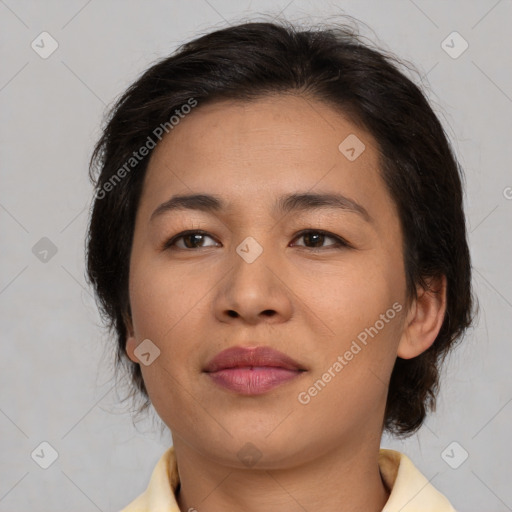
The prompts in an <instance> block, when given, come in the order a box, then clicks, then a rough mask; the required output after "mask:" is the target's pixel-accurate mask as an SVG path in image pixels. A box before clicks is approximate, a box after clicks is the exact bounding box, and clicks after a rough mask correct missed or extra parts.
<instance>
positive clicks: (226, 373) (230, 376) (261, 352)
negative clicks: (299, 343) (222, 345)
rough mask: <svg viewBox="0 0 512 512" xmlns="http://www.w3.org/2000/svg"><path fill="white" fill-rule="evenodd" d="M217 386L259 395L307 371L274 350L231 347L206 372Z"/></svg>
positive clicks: (208, 365)
mask: <svg viewBox="0 0 512 512" xmlns="http://www.w3.org/2000/svg"><path fill="white" fill-rule="evenodd" d="M203 371H204V372H205V373H206V374H207V375H208V376H209V377H210V378H211V379H212V380H213V381H214V382H215V383H216V384H218V385H219V386H221V387H223V388H227V389H230V390H231V391H235V392H237V393H239V394H243V395H260V394H262V393H266V392H267V391H270V390H271V389H274V388H276V387H278V386H280V385H281V384H284V383H285V382H288V381H290V380H292V379H295V378H297V377H299V376H300V375H301V374H302V373H304V372H305V371H306V368H304V367H303V366H302V365H301V364H300V363H298V362H297V361H294V360H293V359H292V358H291V357H289V356H287V355H286V354H283V353H282V352H279V351H277V350H275V349H273V348H271V347H231V348H228V349H226V350H223V351H222V352H220V353H219V354H217V355H216V356H215V357H214V358H213V359H212V360H211V361H210V362H209V363H208V364H207V365H206V367H205V368H204V370H203Z"/></svg>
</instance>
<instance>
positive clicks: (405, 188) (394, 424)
mask: <svg viewBox="0 0 512 512" xmlns="http://www.w3.org/2000/svg"><path fill="white" fill-rule="evenodd" d="M400 65H401V63H400V62H399V61H398V60H397V59H396V58H395V57H393V56H391V55H389V54H386V53H385V52H384V51H382V50H378V49H376V48H372V46H371V45H370V44H368V43H363V42H362V38H361V37H359V36H358V35H357V34H356V33H355V31H354V30H353V29H351V28H348V27H347V26H344V25H342V26H336V27H332V28H321V29H320V28H313V29H308V30H305V29H303V30H300V29H298V28H296V27H294V26H291V25H290V24H287V23H283V22H280V23H279V24H277V23H243V24H240V25H237V26H231V27H228V28H224V29H221V30H217V31H214V32H211V33H209V34H207V35H204V36H202V37H199V38H197V39H195V40H193V41H191V42H189V43H187V44H185V45H183V46H181V47H180V48H179V49H178V50H177V52H176V53H174V54H173V55H171V56H170V57H168V58H165V59H163V60H161V61H160V62H158V63H156V64H155V65H153V66H152V67H151V68H149V69H148V70H147V71H146V72H145V73H144V74H143V75H142V76H141V77H140V78H139V79H138V80H137V81H136V82H135V83H134V84H133V85H132V86H131V87H130V88H129V89H128V90H127V91H126V92H125V93H124V94H123V96H122V97H121V98H120V99H119V100H118V101H117V103H116V104H115V105H114V107H113V108H112V109H111V111H110V115H109V117H108V119H107V122H106V125H105V127H104V130H103V134H102V136H101V138H100V140H99V141H98V143H97V145H96V147H95V150H94V153H93V156H92V159H91V167H90V178H91V180H92V181H93V183H94V185H95V188H96V197H95V201H94V204H93V209H92V215H91V218H90V224H89V228H88V236H87V278H88V281H89V283H90V284H92V285H93V287H94V290H95V293H96V295H97V298H98V300H99V306H100V311H101V313H102V315H103V318H104V320H106V323H107V325H108V327H109V329H110V330H115V333H116V335H117V363H118V365H120V366H124V367H126V368H127V369H128V371H129V372H130V375H131V379H132V383H133V386H134V388H133V389H134V390H135V393H136V392H137V390H138V391H140V394H141V396H142V397H144V399H145V406H147V405H148V403H149V399H148V395H147V392H146V389H145V386H144V382H143V380H142V374H141V371H140V367H139V365H138V364H135V363H133V362H132V361H130V360H129V358H128V357H127V355H126V353H125V343H126V336H127V325H126V321H127V320H128V319H130V318H131V312H130V304H129V296H128V277H129V261H130V252H131V244H132V238H133V231H134V223H135V214H136V211H137V208H138V202H139V199H140V195H141V190H142V183H143V180H144V176H145V171H146V168H147V164H148V160H149V158H150V157H151V150H149V152H148V154H147V155H145V156H144V157H140V155H139V157H138V159H137V162H136V164H135V163H134V161H131V160H130V159H131V158H134V152H137V151H138V150H139V149H140V148H142V147H144V146H146V147H150V146H154V145H155V143H157V142H158V140H159V139H160V137H157V136H156V134H155V133H160V132H161V131H162V130H161V129H160V132H159V131H158V127H159V126H160V127H166V129H165V131H166V132H169V133H170V132H171V130H172V121H170V119H171V118H172V116H176V115H178V114H180V112H181V110H180V109H182V108H183V106H184V105H187V104H189V105H190V104H191V100H192V101H195V102H197V104H198V105H199V107H198V108H200V107H201V105H204V104H206V103H211V102H215V101H219V100H222V99H232V100H243V101H250V100H252V99H256V98H258V97H262V96H264V95H268V94H276V93H289V92H293V93H298V94H302V95H304V96H305V97H310V98H315V99H317V100H320V101H324V102H326V103H328V104H329V105H331V106H333V107H335V108H336V109H338V110H339V111H340V112H343V113H344V114H345V115H347V116H348V117H349V118H350V119H351V121H352V122H354V123H356V124H358V125H359V126H361V127H362V128H364V129H366V130H367V131H368V132H369V133H371V134H372V135H373V137H374V138H375V139H376V141H377V143H378V150H379V155H380V156H379V158H380V169H381V173H382V176H383V178H384V181H385V182H386V185H387V187H388V189H389V192H390V194H391V197H392V198H393V200H394V201H395V203H396V206H397V209H398V212H399V217H400V222H401V227H402V231H403V234H404V247H403V254H404V263H405V269H406V281H407V291H408V298H409V300H410V299H411V298H414V297H415V293H416V286H417V285H421V286H423V287H424V288H427V287H428V281H429V278H432V277H439V276H442V275H444V276H446V278H447V284H448V286H447V311H446V315H445V319H444V323H443V325H442V327H441V330H440V332H439V335H438V336H437V339H436V340H435V342H434V343H433V344H432V346H431V347H430V348H429V349H428V350H426V351H425V352H424V353H422V354H421V355H419V356H418V357H415V358H413V359H407V360H405V359H401V358H398V359H397V360H396V363H395V366H394V369H393V372H392V375H391V381H390V386H389V392H388V399H387V405H386V413H385V418H384V424H383V428H384V429H386V430H387V431H389V432H390V433H393V434H395V435H404V436H405V435H407V434H411V433H413V432H414V431H416V430H417V429H418V428H419V427H420V426H421V424H422V422H423V420H424V418H425V416H426V412H427V411H428V410H429V409H434V408H435V397H436V394H437V391H438V381H439V367H440V364H441V362H442V361H443V359H444V357H445V356H446V354H447V352H448V350H449V349H450V348H451V347H452V346H453V344H454V342H455V341H457V340H458V339H460V338H461V336H462V333H463V332H464V330H465V329H466V328H467V327H468V326H469V325H470V324H471V322H472V314H473V312H472V307H473V298H472V293H471V265H470V254H469V250H468V244H467V235H466V224H465V218H464V212H463V192H462V184H461V179H462V172H461V170H460V168H459V165H458V163H457V161H456V159H455V156H454V154H453V152H452V150H451V147H450V144H449V142H448V140H447V137H446V134H445V132H444V130H443V128H442V126H441V124H440V122H439V120H438V119H437V117H436V115H435V114H434V112H433V110H432V108H431V107H430V106H429V104H428V102H427V100H426V98H425V96H424V94H423V93H422V92H421V90H420V88H419V87H418V86H417V85H416V84H414V83H413V81H412V80H411V79H409V78H407V76H406V75H405V74H404V73H403V72H402V71H400V70H399V68H400ZM191 115H193V113H192V114H191ZM166 123H167V124H166ZM171 136H172V135H171ZM150 139H151V140H152V141H153V144H151V145H150V144H149V140H150ZM157 139H158V140H157ZM127 162H131V163H132V164H134V165H133V166H132V167H133V170H132V169H131V168H130V167H127V165H126V164H127ZM130 165H131V164H130ZM121 169H124V171H121Z"/></svg>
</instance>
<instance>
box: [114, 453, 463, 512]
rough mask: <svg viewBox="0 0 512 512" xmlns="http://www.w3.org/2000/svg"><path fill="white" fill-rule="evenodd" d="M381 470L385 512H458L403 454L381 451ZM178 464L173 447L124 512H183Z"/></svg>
mask: <svg viewBox="0 0 512 512" xmlns="http://www.w3.org/2000/svg"><path fill="white" fill-rule="evenodd" d="M378 461H379V469H380V473H381V476H382V479H383V481H384V483H385V484H386V486H387V487H388V489H389V490H390V496H389V499H388V501H387V502H386V505H385V506H384V508H383V509H382V512H396V511H397V510H400V512H456V511H455V509H454V508H453V507H452V506H451V505H450V503H449V501H448V500H447V499H446V498H445V497H444V496H443V495H442V494H441V493H440V492H439V491H437V490H436V489H435V488H434V487H433V486H432V484H430V482H429V481H428V480H427V479H426V478H425V476H423V474H422V473H421V472H420V471H419V470H418V469H417V468H416V467H415V466H414V464H413V463H412V461H411V460H410V459H409V458H408V457H407V456H406V455H404V454H403V453H400V452H398V451H395V450H388V449H385V448H381V449H380V450H379V459H378ZM179 482H180V480H179V474H178V465H177V462H176V456H175V454H174V448H173V447H172V446H171V447H170V448H169V449H168V450H167V451H166V452H165V453H164V454H163V455H162V456H161V457H160V460H159V461H158V463H157V465H156V466H155V469H154V470H153V473H152V474H151V478H150V481H149V484H148V486H147V488H146V490H145V491H144V492H143V493H142V494H141V495H140V496H139V497H138V498H137V499H136V500H135V501H133V502H132V503H130V504H129V505H128V506H127V507H126V508H124V509H123V510H122V511H121V512H150V511H151V512H156V511H158V512H164V511H165V512H180V509H179V507H178V503H177V502H176V498H175V491H176V489H177V488H178V485H179Z"/></svg>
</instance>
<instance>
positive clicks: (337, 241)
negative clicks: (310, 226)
mask: <svg viewBox="0 0 512 512" xmlns="http://www.w3.org/2000/svg"><path fill="white" fill-rule="evenodd" d="M301 238H302V239H304V244H296V245H298V246H305V247H308V248H311V249H319V248H320V249H321V248H322V247H331V248H333V247H348V245H349V244H348V243H347V242H346V241H345V240H343V239H342V238H340V237H339V236H336V235H333V234H332V233H327V232H325V231H314V230H306V231H302V232H301V233H300V234H299V236H298V237H297V238H295V240H300V239H301ZM329 239H330V240H333V241H334V243H328V244H327V245H324V243H325V241H326V240H329Z"/></svg>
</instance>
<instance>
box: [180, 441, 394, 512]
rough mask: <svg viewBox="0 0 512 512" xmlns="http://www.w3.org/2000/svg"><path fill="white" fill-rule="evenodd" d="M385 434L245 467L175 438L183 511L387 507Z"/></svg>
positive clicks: (370, 510)
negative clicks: (381, 460)
mask: <svg viewBox="0 0 512 512" xmlns="http://www.w3.org/2000/svg"><path fill="white" fill-rule="evenodd" d="M379 447H380V439H378V440H377V442H376V443H375V440H373V442H371V441H370V442H367V443H361V444H359V445H358V446H357V447H356V448H355V449H354V448H353V447H348V448H346V447H345V448H342V449H339V450H336V451H334V450H331V451H329V453H326V454H324V455H323V456H319V457H316V458H315V459H314V460H308V461H305V462H304V463H302V464H300V465H297V466H294V467H292V468H286V469H267V470H265V469H259V470H256V469H239V468H236V467H230V466H228V465H221V464H218V463H217V462H215V461H212V460H211V459H208V458H206V457H204V456H202V455H201V454H199V453H198V452H197V451H195V450H193V449H191V448H190V446H188V445H186V444H184V443H181V442H180V440H178V439H174V450H175V454H176V459H177V463H178V468H179V474H180V482H181V485H180V491H179V494H178V497H177V500H178V504H179V507H180V509H181V510H182V511H189V510H192V511H193V510H197V511H198V512H210V511H211V512H213V511H219V510H222V511H223V512H234V511H237V512H238V511H240V510H244V511H247V512H259V511H268V510H279V511H280V512H298V511H304V510H315V512H327V511H329V512H332V511H333V510H336V511H339V512H345V511H347V512H348V511H350V512H363V511H364V512H381V511H382V508H383V507H384V506H385V504H386V502H387V500H388V498H389V492H388V490H387V488H386V486H385V484H384V483H383V481H382V479H381V476H380V471H379V466H378V454H379Z"/></svg>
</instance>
